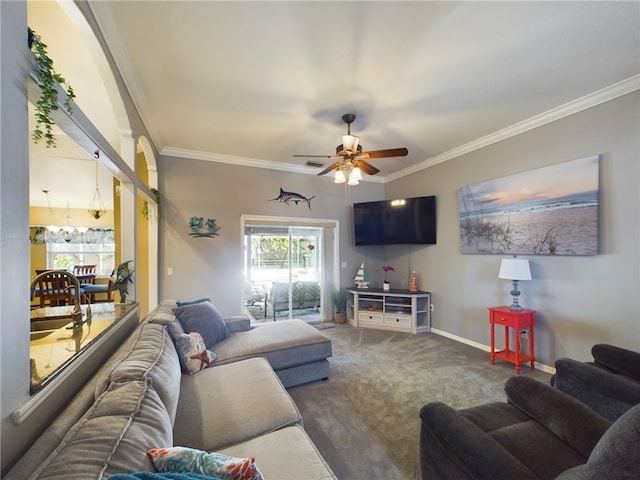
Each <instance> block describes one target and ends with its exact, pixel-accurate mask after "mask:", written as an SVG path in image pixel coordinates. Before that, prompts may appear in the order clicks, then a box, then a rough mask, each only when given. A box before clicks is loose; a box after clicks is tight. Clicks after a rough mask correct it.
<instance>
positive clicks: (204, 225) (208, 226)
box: [189, 217, 220, 237]
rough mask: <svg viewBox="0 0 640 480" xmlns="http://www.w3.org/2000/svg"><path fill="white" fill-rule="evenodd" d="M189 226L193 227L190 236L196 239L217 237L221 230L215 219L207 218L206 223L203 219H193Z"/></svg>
mask: <svg viewBox="0 0 640 480" xmlns="http://www.w3.org/2000/svg"><path fill="white" fill-rule="evenodd" d="M189 226H190V227H191V233H190V234H189V235H192V236H194V237H215V236H216V235H218V230H220V227H219V226H217V225H216V221H215V219H213V218H207V221H206V222H205V221H204V220H203V218H202V217H191V220H189Z"/></svg>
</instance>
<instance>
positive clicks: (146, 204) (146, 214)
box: [142, 187, 160, 220]
mask: <svg viewBox="0 0 640 480" xmlns="http://www.w3.org/2000/svg"><path fill="white" fill-rule="evenodd" d="M149 190H151V191H152V192H153V195H154V196H155V197H156V205H157V206H158V212H157V214H156V220H160V192H158V190H156V189H155V188H153V187H149ZM142 216H143V217H144V218H146V219H147V220H149V202H147V201H146V200H145V201H144V203H143V204H142Z"/></svg>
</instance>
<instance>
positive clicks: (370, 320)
mask: <svg viewBox="0 0 640 480" xmlns="http://www.w3.org/2000/svg"><path fill="white" fill-rule="evenodd" d="M349 293H350V296H349V301H348V302H347V319H348V321H349V324H351V325H353V326H354V327H363V328H379V329H383V330H397V331H401V332H407V333H424V332H430V331H431V293H429V292H421V291H418V292H410V291H409V290H388V291H386V290H380V289H375V288H366V289H365V288H359V289H352V290H349Z"/></svg>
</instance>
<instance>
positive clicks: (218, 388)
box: [156, 358, 302, 451]
mask: <svg viewBox="0 0 640 480" xmlns="http://www.w3.org/2000/svg"><path fill="white" fill-rule="evenodd" d="M180 392H181V394H180V400H179V402H178V410H177V412H176V421H175V424H174V427H173V434H174V441H175V443H174V445H181V446H185V447H191V448H197V449H199V450H208V451H212V450H218V449H219V448H221V447H223V446H227V445H231V444H234V443H237V442H241V441H244V440H248V439H250V438H253V437H256V436H258V435H261V434H263V433H265V432H270V431H273V430H277V429H279V428H282V427H285V426H287V425H293V424H296V423H300V424H301V423H302V417H301V416H300V412H299V411H298V408H297V407H296V405H295V403H293V400H292V399H291V397H290V396H289V394H288V393H287V391H286V390H285V389H284V388H283V386H282V384H281V383H280V380H279V379H278V377H277V376H276V374H275V373H274V371H273V369H272V368H271V367H270V366H269V363H268V362H267V361H266V360H265V359H264V358H252V359H249V360H244V361H241V362H235V363H231V364H228V365H221V366H217V367H209V368H205V369H204V370H202V371H201V372H199V373H198V374H197V375H183V376H182V382H181V384H180ZM211 412H215V414H211ZM156 446H161V444H158V445H156Z"/></svg>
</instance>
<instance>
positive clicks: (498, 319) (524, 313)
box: [489, 307, 536, 373]
mask: <svg viewBox="0 0 640 480" xmlns="http://www.w3.org/2000/svg"><path fill="white" fill-rule="evenodd" d="M535 314H536V312H535V310H511V309H510V308H509V307H490V308H489V323H490V324H491V365H494V364H495V363H496V357H498V358H501V359H502V360H506V361H507V362H511V363H513V364H514V365H515V366H516V373H520V365H521V364H523V363H526V362H531V369H532V370H533V369H534V368H535V367H534V363H535V361H536V357H535V355H534V349H533V346H534V341H533V327H534V323H535ZM495 325H502V326H503V327H504V350H500V351H499V352H496V351H495V335H494V334H495V332H494V330H495ZM510 328H511V329H513V330H514V338H513V341H514V343H515V346H514V348H515V350H510V349H509V329H510ZM525 328H527V329H529V355H525V354H523V353H521V352H520V331H521V330H522V329H525Z"/></svg>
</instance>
